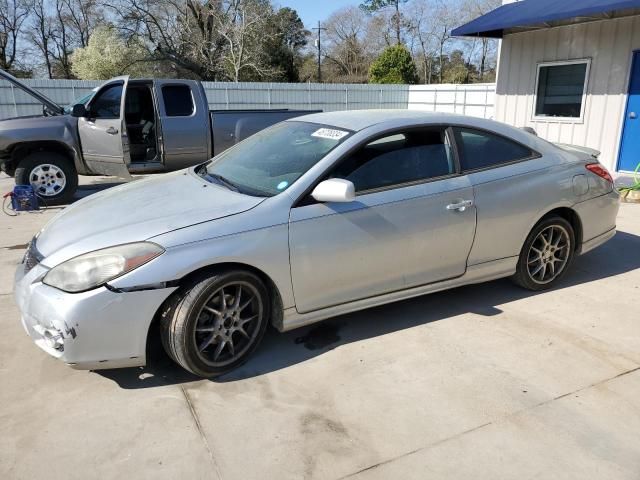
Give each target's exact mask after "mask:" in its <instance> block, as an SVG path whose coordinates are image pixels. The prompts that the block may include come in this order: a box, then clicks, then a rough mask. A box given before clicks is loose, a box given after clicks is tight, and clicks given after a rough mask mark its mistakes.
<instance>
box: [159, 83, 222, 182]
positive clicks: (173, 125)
mask: <svg viewBox="0 0 640 480" xmlns="http://www.w3.org/2000/svg"><path fill="white" fill-rule="evenodd" d="M153 86H154V89H155V92H156V98H157V99H158V114H159V115H158V116H159V118H160V127H161V135H160V137H159V143H160V145H161V148H162V152H163V161H164V165H165V169H166V170H178V169H180V168H185V167H190V166H191V165H195V164H197V163H200V162H203V161H205V160H208V159H209V157H210V156H211V155H210V152H211V150H212V149H211V131H210V128H211V127H210V124H209V105H208V103H207V97H206V95H205V92H204V89H203V88H202V85H201V84H200V83H199V82H196V81H188V80H154V82H153Z"/></svg>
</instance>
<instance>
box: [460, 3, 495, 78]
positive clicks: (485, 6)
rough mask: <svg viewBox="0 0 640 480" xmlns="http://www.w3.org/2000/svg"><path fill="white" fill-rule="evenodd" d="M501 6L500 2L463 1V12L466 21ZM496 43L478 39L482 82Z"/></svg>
mask: <svg viewBox="0 0 640 480" xmlns="http://www.w3.org/2000/svg"><path fill="white" fill-rule="evenodd" d="M501 4H502V2H501V0H465V1H464V3H463V10H464V11H465V12H466V13H467V18H466V21H470V20H472V19H474V18H476V17H479V16H481V15H484V14H485V13H488V12H489V11H491V10H494V9H496V8H498V7H499V6H500V5H501ZM495 45H496V41H495V40H491V39H489V38H486V37H482V38H480V61H479V70H480V80H481V81H482V80H484V76H485V72H486V70H487V63H488V59H489V56H490V54H491V53H492V51H493V50H495Z"/></svg>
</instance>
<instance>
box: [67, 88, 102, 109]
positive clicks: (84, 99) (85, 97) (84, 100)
mask: <svg viewBox="0 0 640 480" xmlns="http://www.w3.org/2000/svg"><path fill="white" fill-rule="evenodd" d="M96 90H97V89H95V88H94V89H93V90H91V92H89V93H87V94H86V95H83V96H81V97H80V98H76V99H75V100H74V101H73V102H71V103H70V104H69V105H67V106H66V107H64V113H66V114H67V115H68V114H70V113H71V110H73V106H74V105H77V104H79V103H81V104H83V105H86V104H87V102H88V101H89V100H91V97H93V96H94V95H95V93H96Z"/></svg>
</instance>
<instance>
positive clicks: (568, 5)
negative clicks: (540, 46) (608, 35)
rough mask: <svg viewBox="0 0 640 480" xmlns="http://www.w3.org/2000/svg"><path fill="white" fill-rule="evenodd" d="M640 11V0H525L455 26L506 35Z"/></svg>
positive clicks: (462, 31)
mask: <svg viewBox="0 0 640 480" xmlns="http://www.w3.org/2000/svg"><path fill="white" fill-rule="evenodd" d="M631 15H640V0H564V1H562V0H522V1H520V2H515V3H508V4H506V5H502V6H501V7H498V8H496V9H495V10H492V11H491V12H489V13H487V14H486V15H483V16H481V17H478V18H476V19H475V20H472V21H471V22H469V23H467V24H465V25H462V26H461V27H458V28H456V29H454V30H453V31H452V32H451V34H452V35H454V36H466V37H488V38H502V37H503V36H505V35H507V34H510V33H517V32H523V31H529V30H538V29H543V28H552V27H558V26H562V25H574V24H576V23H584V22H592V21H596V20H607V19H612V18H620V17H626V16H631Z"/></svg>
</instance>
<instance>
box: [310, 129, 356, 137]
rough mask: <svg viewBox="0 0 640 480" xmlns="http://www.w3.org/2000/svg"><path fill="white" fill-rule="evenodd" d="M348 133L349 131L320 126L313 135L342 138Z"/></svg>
mask: <svg viewBox="0 0 640 480" xmlns="http://www.w3.org/2000/svg"><path fill="white" fill-rule="evenodd" d="M347 135H349V132H345V131H343V130H335V129H333V128H320V129H319V130H316V131H315V132H313V133H312V134H311V136H312V137H318V138H328V139H329V140H340V139H341V138H343V137H346V136H347Z"/></svg>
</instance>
